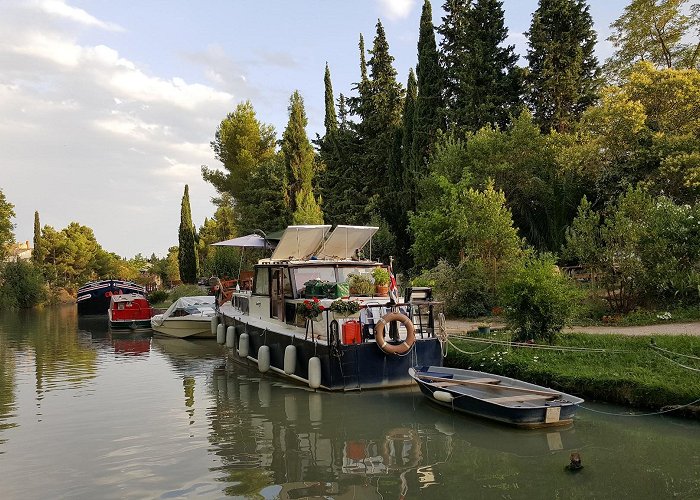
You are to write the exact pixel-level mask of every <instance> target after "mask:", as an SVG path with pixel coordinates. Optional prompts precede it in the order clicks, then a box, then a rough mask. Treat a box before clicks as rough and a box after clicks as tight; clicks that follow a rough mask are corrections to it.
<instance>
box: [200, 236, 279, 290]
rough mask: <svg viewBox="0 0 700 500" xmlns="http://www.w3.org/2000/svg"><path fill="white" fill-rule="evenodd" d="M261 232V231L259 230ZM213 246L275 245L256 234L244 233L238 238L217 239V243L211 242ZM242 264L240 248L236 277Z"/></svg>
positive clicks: (270, 247) (268, 246) (239, 274)
mask: <svg viewBox="0 0 700 500" xmlns="http://www.w3.org/2000/svg"><path fill="white" fill-rule="evenodd" d="M261 232H262V231H261ZM211 245H212V246H215V247H238V248H241V249H246V248H264V249H266V250H267V249H272V248H274V247H275V245H274V244H273V243H272V242H270V241H269V240H267V239H266V238H263V237H262V236H260V235H258V234H255V233H253V234H246V235H245V236H239V237H238V238H233V239H230V240H224V241H219V242H217V243H212V244H211ZM242 264H243V250H241V261H240V262H239V263H238V279H240V278H241V265H242Z"/></svg>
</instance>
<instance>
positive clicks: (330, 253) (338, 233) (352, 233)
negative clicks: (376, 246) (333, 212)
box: [318, 225, 379, 260]
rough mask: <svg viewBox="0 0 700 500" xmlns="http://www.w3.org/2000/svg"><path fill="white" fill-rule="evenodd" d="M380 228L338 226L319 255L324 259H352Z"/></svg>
mask: <svg viewBox="0 0 700 500" xmlns="http://www.w3.org/2000/svg"><path fill="white" fill-rule="evenodd" d="M378 230H379V228H378V227H374V226H340V225H339V226H336V228H335V229H334V230H333V232H332V233H331V235H330V236H329V237H328V239H327V240H326V242H325V243H324V244H323V246H322V247H321V249H320V250H319V251H318V256H319V258H322V259H338V260H347V259H351V258H352V257H353V256H354V255H355V252H358V251H360V250H362V248H363V247H364V246H365V245H366V244H367V242H368V241H369V240H370V238H372V236H373V235H374V233H376V232H377V231H378Z"/></svg>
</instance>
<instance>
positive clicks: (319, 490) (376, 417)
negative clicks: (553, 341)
mask: <svg viewBox="0 0 700 500" xmlns="http://www.w3.org/2000/svg"><path fill="white" fill-rule="evenodd" d="M212 391H213V393H214V395H215V400H216V406H215V407H214V408H212V414H211V416H210V418H211V427H212V432H211V436H210V440H211V443H212V444H213V445H214V447H213V449H212V451H213V453H215V454H216V455H217V456H218V457H220V459H221V466H220V467H219V468H218V469H217V470H218V472H220V473H221V474H222V476H221V480H222V481H225V482H227V483H229V484H228V486H226V488H225V492H226V494H228V495H246V496H247V495H255V494H260V495H262V496H264V497H266V498H273V497H275V498H300V497H303V496H319V495H320V496H323V495H332V496H333V497H334V498H350V497H361V498H380V497H386V496H389V497H399V496H401V497H403V496H406V495H418V494H422V493H426V492H433V493H435V494H437V493H438V491H445V489H450V490H451V489H452V484H454V480H453V479H451V478H450V477H447V476H445V475H444V474H443V473H442V472H441V471H440V470H439V468H440V467H441V466H442V465H444V464H448V463H450V462H452V461H454V460H455V459H456V460H459V461H461V460H463V459H464V457H465V455H464V449H465V445H466V446H467V447H473V448H474V449H477V450H478V449H479V447H482V448H483V449H485V450H489V454H492V453H493V450H494V447H496V448H498V447H500V448H501V452H502V454H503V455H504V456H505V455H512V456H513V457H516V460H517V459H519V458H518V457H533V456H538V455H540V454H551V453H552V452H559V453H563V455H562V456H564V455H566V453H567V451H566V450H571V449H574V448H576V447H577V446H578V442H577V440H576V436H575V433H574V432H573V430H558V431H550V432H537V431H535V432H530V433H523V432H522V431H518V430H514V431H511V430H510V429H504V428H503V427H502V426H494V425H491V424H490V423H488V422H481V421H479V420H471V419H468V420H467V421H465V420H464V419H463V418H462V417H460V418H457V419H455V418H454V416H453V415H452V414H449V413H445V412H444V411H442V409H440V408H433V407H431V406H427V405H425V404H424V401H423V397H422V396H421V395H420V394H419V393H418V392H417V391H413V390H405V391H396V390H394V391H390V392H363V393H361V394H359V393H358V394H327V393H316V392H310V391H306V390H304V389H301V388H298V387H291V386H287V385H285V383H283V382H281V381H277V380H275V379H269V378H266V377H261V376H260V374H258V373H256V372H255V371H246V370H245V369H241V368H236V369H234V371H231V370H229V371H228V372H227V371H226V370H224V369H217V370H216V371H215V373H214V377H213V380H212ZM465 425H469V426H470V429H469V432H468V433H467V435H468V438H469V440H468V441H467V442H465V441H464V437H465V434H464V432H463V431H462V430H461V429H463V428H464V426H465ZM503 432H505V433H506V434H507V435H509V437H510V438H511V439H507V440H506V439H504V436H503ZM455 439H457V442H459V443H460V449H459V453H458V456H457V457H455V443H456V441H455ZM474 458H481V457H480V453H479V452H478V451H477V452H476V453H475V454H474ZM479 468H480V469H484V468H483V467H479ZM458 491H459V488H455V490H454V492H455V493H457V492H458Z"/></svg>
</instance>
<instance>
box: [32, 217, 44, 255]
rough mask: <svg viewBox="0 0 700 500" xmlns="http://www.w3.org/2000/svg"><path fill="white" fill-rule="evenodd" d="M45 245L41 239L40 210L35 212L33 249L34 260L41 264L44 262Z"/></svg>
mask: <svg viewBox="0 0 700 500" xmlns="http://www.w3.org/2000/svg"><path fill="white" fill-rule="evenodd" d="M44 253H45V251H44V245H43V243H42V241H41V225H40V224H39V212H38V211H35V212H34V250H32V260H33V261H34V262H35V263H37V264H41V263H43V262H44Z"/></svg>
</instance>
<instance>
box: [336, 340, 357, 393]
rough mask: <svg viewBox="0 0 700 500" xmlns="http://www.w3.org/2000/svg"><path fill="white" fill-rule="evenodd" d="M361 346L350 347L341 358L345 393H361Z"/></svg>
mask: <svg viewBox="0 0 700 500" xmlns="http://www.w3.org/2000/svg"><path fill="white" fill-rule="evenodd" d="M358 361H359V344H353V345H351V346H348V348H346V349H345V350H344V351H343V355H342V356H341V358H340V372H341V373H342V374H343V390H344V391H346V392H347V391H361V390H362V386H360V372H359V366H360V363H359V362H358Z"/></svg>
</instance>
